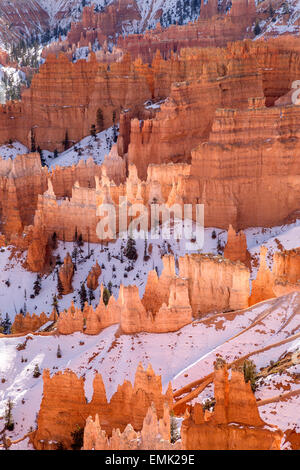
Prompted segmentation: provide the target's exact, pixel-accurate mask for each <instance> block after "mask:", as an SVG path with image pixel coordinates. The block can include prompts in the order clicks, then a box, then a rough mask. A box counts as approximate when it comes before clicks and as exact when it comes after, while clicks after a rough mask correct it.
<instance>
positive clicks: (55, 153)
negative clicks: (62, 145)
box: [53, 149, 58, 158]
mask: <svg viewBox="0 0 300 470" xmlns="http://www.w3.org/2000/svg"><path fill="white" fill-rule="evenodd" d="M57 157H58V150H57V149H55V150H54V154H53V158H57Z"/></svg>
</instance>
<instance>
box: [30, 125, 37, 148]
mask: <svg viewBox="0 0 300 470" xmlns="http://www.w3.org/2000/svg"><path fill="white" fill-rule="evenodd" d="M30 140H31V152H36V145H35V135H34V131H33V129H31V132H30Z"/></svg>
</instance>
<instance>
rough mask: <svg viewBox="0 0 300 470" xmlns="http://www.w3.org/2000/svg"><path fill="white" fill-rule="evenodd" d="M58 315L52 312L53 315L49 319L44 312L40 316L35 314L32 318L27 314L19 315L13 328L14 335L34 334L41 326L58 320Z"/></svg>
mask: <svg viewBox="0 0 300 470" xmlns="http://www.w3.org/2000/svg"><path fill="white" fill-rule="evenodd" d="M56 317H57V315H56V313H55V312H52V314H51V315H50V316H49V317H47V315H46V314H45V313H44V312H43V313H41V314H40V315H36V314H35V313H34V314H33V315H32V316H31V315H30V314H29V313H27V314H26V315H25V316H24V315H22V314H18V315H16V316H15V320H14V322H13V324H12V327H11V333H12V334H20V333H24V334H27V333H33V332H34V331H36V330H38V329H39V328H41V326H43V325H45V324H46V323H48V322H49V321H53V322H54V321H55V320H56Z"/></svg>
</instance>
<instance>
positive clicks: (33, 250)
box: [26, 225, 48, 273]
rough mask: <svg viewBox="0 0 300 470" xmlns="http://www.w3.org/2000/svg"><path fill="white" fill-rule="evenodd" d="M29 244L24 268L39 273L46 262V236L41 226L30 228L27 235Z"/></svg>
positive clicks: (43, 227)
mask: <svg viewBox="0 0 300 470" xmlns="http://www.w3.org/2000/svg"><path fill="white" fill-rule="evenodd" d="M28 237H29V239H30V242H29V247H28V252H27V258H26V266H27V268H28V269H29V270H30V271H33V272H35V273H41V272H43V271H44V268H45V265H46V261H47V246H48V235H47V232H46V229H45V226H43V225H35V226H34V227H31V231H30V232H29V235H28Z"/></svg>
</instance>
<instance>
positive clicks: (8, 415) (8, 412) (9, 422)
mask: <svg viewBox="0 0 300 470" xmlns="http://www.w3.org/2000/svg"><path fill="white" fill-rule="evenodd" d="M12 409H13V402H12V401H11V399H10V398H9V399H8V401H7V404H6V407H5V415H4V418H5V428H4V429H6V430H7V431H13V430H14V427H15V423H14V419H13V416H12Z"/></svg>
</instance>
